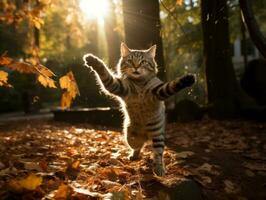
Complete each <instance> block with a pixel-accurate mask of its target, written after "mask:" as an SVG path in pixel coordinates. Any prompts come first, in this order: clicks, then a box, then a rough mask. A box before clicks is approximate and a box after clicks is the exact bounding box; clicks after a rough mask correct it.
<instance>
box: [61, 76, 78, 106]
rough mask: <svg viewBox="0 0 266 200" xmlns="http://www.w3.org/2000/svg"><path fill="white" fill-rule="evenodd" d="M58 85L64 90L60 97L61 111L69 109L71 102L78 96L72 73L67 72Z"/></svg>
mask: <svg viewBox="0 0 266 200" xmlns="http://www.w3.org/2000/svg"><path fill="white" fill-rule="evenodd" d="M59 84H60V87H61V88H62V89H65V90H66V91H65V92H64V93H63V95H62V97H61V107H62V108H63V109H65V108H69V107H70V105H71V103H72V100H73V99H75V98H76V96H77V95H79V89H78V85H77V82H76V80H75V77H74V74H73V73H72V71H70V72H68V73H67V74H66V75H65V76H62V77H61V78H60V79H59Z"/></svg>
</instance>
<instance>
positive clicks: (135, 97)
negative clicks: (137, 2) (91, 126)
mask: <svg viewBox="0 0 266 200" xmlns="http://www.w3.org/2000/svg"><path fill="white" fill-rule="evenodd" d="M155 48H156V47H155V46H153V47H151V48H150V49H148V50H130V49H129V48H128V47H126V46H125V44H122V45H121V59H120V61H119V63H118V66H117V74H118V75H117V76H114V75H113V74H112V72H111V71H110V70H109V69H108V67H107V66H106V65H105V64H104V63H103V62H102V61H101V60H100V59H99V58H97V57H95V56H93V55H92V54H88V55H85V56H84V61H85V64H86V65H87V66H88V67H89V66H91V67H92V68H93V70H94V71H95V72H96V76H97V77H98V80H99V83H100V84H101V85H102V89H103V91H104V92H106V93H107V94H109V95H113V96H115V97H120V98H119V99H122V101H121V103H122V107H123V112H124V114H125V116H127V117H126V119H125V121H124V132H125V138H126V142H127V144H128V146H129V147H130V148H131V149H132V155H131V157H130V159H132V160H134V159H138V158H139V154H140V150H141V148H142V147H143V145H144V143H145V142H146V141H147V140H152V144H153V145H152V146H153V153H154V158H153V160H154V172H155V173H156V174H157V175H159V176H162V175H164V173H165V172H164V162H163V151H164V146H165V142H164V140H165V138H164V132H165V106H164V102H163V101H164V100H165V99H167V98H168V97H170V96H172V95H174V94H175V93H176V92H178V91H179V90H181V89H183V88H185V87H188V86H191V85H192V84H193V83H194V76H193V75H186V76H183V77H182V78H180V79H175V80H173V81H170V82H166V83H163V82H162V81H161V80H159V79H158V78H157V77H156V74H157V64H156V62H155V60H154V56H155Z"/></svg>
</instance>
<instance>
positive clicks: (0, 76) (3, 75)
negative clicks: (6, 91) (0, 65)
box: [0, 71, 12, 87]
mask: <svg viewBox="0 0 266 200" xmlns="http://www.w3.org/2000/svg"><path fill="white" fill-rule="evenodd" d="M7 80H8V73H7V72H4V71H0V86H5V87H12V86H11V85H10V84H8V83H7Z"/></svg>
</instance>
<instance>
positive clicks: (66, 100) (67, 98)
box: [61, 92, 72, 109]
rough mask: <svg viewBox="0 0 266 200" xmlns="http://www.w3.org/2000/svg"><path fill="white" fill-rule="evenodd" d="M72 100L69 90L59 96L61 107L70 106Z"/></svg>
mask: <svg viewBox="0 0 266 200" xmlns="http://www.w3.org/2000/svg"><path fill="white" fill-rule="evenodd" d="M71 102H72V96H71V95H70V94H69V92H64V93H63V95H62V97H61V108H62V109H66V108H69V107H70V106H71Z"/></svg>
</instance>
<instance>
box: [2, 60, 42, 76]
mask: <svg viewBox="0 0 266 200" xmlns="http://www.w3.org/2000/svg"><path fill="white" fill-rule="evenodd" d="M6 67H8V68H9V69H12V70H15V71H18V72H20V73H26V74H37V73H38V70H37V69H36V68H35V67H34V66H33V65H31V64H29V63H26V62H12V63H11V64H9V65H6Z"/></svg>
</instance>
